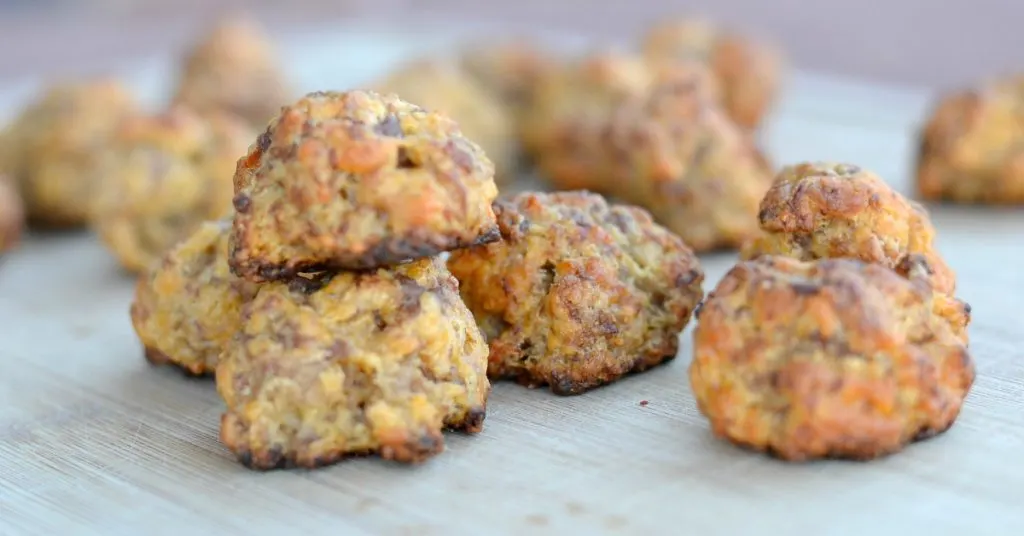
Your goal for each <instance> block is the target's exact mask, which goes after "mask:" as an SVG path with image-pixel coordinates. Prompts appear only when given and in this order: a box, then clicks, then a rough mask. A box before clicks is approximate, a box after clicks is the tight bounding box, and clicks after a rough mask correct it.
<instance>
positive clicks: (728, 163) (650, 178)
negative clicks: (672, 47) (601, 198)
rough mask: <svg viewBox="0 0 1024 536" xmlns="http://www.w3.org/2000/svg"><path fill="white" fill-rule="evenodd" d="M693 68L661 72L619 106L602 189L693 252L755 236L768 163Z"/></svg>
mask: <svg viewBox="0 0 1024 536" xmlns="http://www.w3.org/2000/svg"><path fill="white" fill-rule="evenodd" d="M701 80H702V78H701V76H700V75H699V74H697V73H695V71H693V70H692V69H691V68H664V69H663V70H662V72H661V74H660V78H659V83H658V85H657V86H655V87H654V88H653V89H652V90H651V91H649V92H648V93H647V94H646V95H644V96H642V97H640V98H636V99H631V100H628V101H625V102H623V103H621V104H620V105H619V106H618V107H617V108H616V109H615V111H614V114H613V116H612V119H611V121H610V122H609V124H608V127H607V131H606V135H605V152H606V154H608V155H609V163H608V165H607V167H606V169H608V170H609V171H610V174H611V177H612V180H611V181H609V182H608V186H607V187H606V188H605V191H606V192H608V193H610V194H611V195H613V196H615V197H617V198H620V199H623V200H625V201H627V202H630V203H633V204H635V205H639V206H641V207H644V208H645V209H647V210H648V211H650V213H651V215H652V216H654V219H655V220H656V221H657V222H659V223H660V224H662V225H664V226H665V227H667V228H668V229H669V230H671V231H673V232H675V233H676V234H678V235H679V236H681V237H682V238H683V239H684V240H685V241H686V243H687V244H688V245H690V247H692V248H693V249H694V250H696V251H709V250H715V249H725V248H735V247H739V246H740V245H742V244H743V243H745V242H746V241H747V240H749V239H750V238H752V237H754V236H756V235H757V233H758V229H757V208H758V203H759V202H760V200H761V198H762V197H763V196H764V194H765V192H766V191H767V190H768V188H769V187H770V185H771V182H772V175H773V171H772V167H771V163H770V162H769V161H768V159H767V158H766V157H765V156H764V154H763V153H762V152H761V151H760V150H759V149H758V148H757V146H756V145H755V143H754V140H753V139H752V137H751V136H749V135H748V134H747V133H746V132H743V131H741V130H740V129H738V128H737V127H736V126H735V125H734V124H733V123H732V122H731V121H729V119H728V118H727V117H726V116H725V114H724V113H723V112H722V110H721V108H720V107H719V106H718V105H717V104H716V103H715V102H714V101H713V99H710V98H709V93H708V92H707V91H705V90H703V89H702V87H703V82H702V81H701Z"/></svg>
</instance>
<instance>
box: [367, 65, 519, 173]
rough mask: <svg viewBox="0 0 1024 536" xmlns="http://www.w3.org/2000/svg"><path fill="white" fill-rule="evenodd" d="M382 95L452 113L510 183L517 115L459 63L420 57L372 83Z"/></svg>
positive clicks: (513, 167) (451, 115)
mask: <svg viewBox="0 0 1024 536" xmlns="http://www.w3.org/2000/svg"><path fill="white" fill-rule="evenodd" d="M373 87H374V89H375V90H377V91H379V92H381V93H394V94H396V95H397V96H398V97H399V98H401V99H402V100H404V101H406V102H411V103H415V104H417V105H419V106H422V107H424V108H427V109H429V110H431V111H434V112H439V113H443V114H445V115H447V116H448V117H451V118H452V119H454V120H455V121H456V122H458V125H459V129H460V130H461V131H462V133H463V134H465V136H466V137H467V138H469V139H470V140H472V141H473V142H475V143H477V144H479V145H480V148H482V149H483V150H484V153H485V154H486V155H487V158H489V159H490V160H491V162H493V163H494V167H495V170H496V178H497V179H498V180H499V182H507V181H511V180H512V179H513V178H514V176H513V174H514V173H515V172H516V167H517V166H516V164H517V159H518V155H517V150H516V145H515V131H514V129H513V125H512V118H511V117H510V116H509V115H508V112H507V111H506V110H505V108H503V107H502V105H501V101H500V100H498V97H497V95H495V94H493V93H490V92H489V91H487V90H486V89H484V87H483V86H481V85H480V82H478V81H477V80H476V79H475V78H473V77H472V76H470V75H469V74H467V73H466V72H465V71H463V70H462V68H461V67H460V66H459V64H457V63H454V62H449V61H442V60H427V59H420V60H415V61H412V62H410V63H407V64H405V65H403V66H401V67H400V68H399V69H398V70H396V71H395V72H394V73H391V74H390V75H389V76H387V77H386V78H384V79H382V80H380V81H378V82H377V83H375V84H373Z"/></svg>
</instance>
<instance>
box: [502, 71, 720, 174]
mask: <svg viewBox="0 0 1024 536" xmlns="http://www.w3.org/2000/svg"><path fill="white" fill-rule="evenodd" d="M679 71H685V75H680V74H679ZM666 78H668V79H672V80H680V79H684V78H685V80H686V83H687V84H690V85H692V86H693V87H694V90H695V91H698V92H700V93H701V94H702V95H703V96H704V97H705V98H710V97H713V96H714V95H716V94H717V87H716V86H715V83H714V81H713V78H712V77H711V74H710V72H709V71H708V70H707V69H706V68H704V67H703V66H700V65H697V64H688V65H686V66H675V65H674V66H672V67H671V68H669V69H653V68H651V67H650V66H648V65H647V64H646V63H645V62H644V61H643V59H641V58H639V57H636V56H632V55H628V54H623V53H621V52H614V51H599V52H595V53H590V54H587V55H585V56H583V57H581V58H578V59H576V60H575V61H572V62H570V63H568V64H567V65H565V66H563V67H561V68H560V69H556V70H553V71H551V72H549V73H547V74H546V75H545V76H543V77H542V78H541V79H540V81H539V82H538V83H537V88H536V93H535V98H534V99H533V103H532V105H531V106H529V107H528V109H527V110H526V111H525V112H524V114H523V119H522V122H521V124H520V129H521V133H520V134H521V138H522V141H523V145H524V147H525V149H526V150H527V151H528V152H529V154H530V156H531V157H532V158H533V160H534V161H535V163H536V165H537V167H538V169H539V171H540V173H541V174H542V175H543V176H544V178H546V179H548V180H549V181H550V182H551V183H552V185H553V186H554V187H555V188H558V189H561V190H575V189H588V190H593V191H605V190H607V187H608V183H610V182H614V180H615V178H614V177H612V176H609V173H608V170H607V168H608V166H609V164H610V163H611V162H612V160H613V159H614V156H613V155H611V154H609V147H608V145H609V140H608V139H607V138H608V129H609V127H608V123H609V122H610V118H611V116H612V115H613V113H614V112H615V111H616V110H617V109H618V108H619V107H620V105H621V103H622V102H624V101H627V100H631V99H632V100H636V99H637V98H641V99H642V98H644V97H646V96H647V95H648V94H650V93H651V92H652V91H655V90H656V88H658V87H659V86H661V85H663V82H665V81H666V80H665V79H666ZM670 83H671V82H670Z"/></svg>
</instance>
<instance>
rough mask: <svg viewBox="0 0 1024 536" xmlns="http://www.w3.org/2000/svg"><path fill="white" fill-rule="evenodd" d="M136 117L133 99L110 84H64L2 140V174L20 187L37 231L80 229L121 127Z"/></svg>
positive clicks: (28, 110)
mask: <svg viewBox="0 0 1024 536" xmlns="http://www.w3.org/2000/svg"><path fill="white" fill-rule="evenodd" d="M136 111H137V104H136V102H135V99H134V97H133V96H132V95H131V94H130V93H129V92H128V90H127V89H125V87H124V86H122V85H121V84H120V83H119V82H116V81H114V80H112V79H109V78H90V79H86V80H81V81H76V82H60V83H57V84H54V85H53V86H51V87H50V88H49V89H47V90H46V91H45V92H44V93H43V94H42V95H41V96H40V97H39V98H38V99H36V100H34V101H32V102H30V103H29V104H28V106H27V107H26V108H25V109H24V110H23V111H22V112H21V114H20V115H18V116H17V117H15V119H14V120H13V121H12V123H11V124H10V125H8V127H7V129H6V130H5V132H4V135H3V137H2V138H3V139H2V141H3V146H4V147H3V148H2V149H0V172H4V171H6V173H7V174H9V175H10V176H11V177H12V178H13V179H14V180H15V182H16V183H17V184H18V185H19V187H20V190H21V195H22V198H23V201H24V203H25V210H26V212H27V216H28V218H29V219H30V221H31V222H32V224H33V225H37V226H41V227H51V228H67V227H80V226H82V225H85V224H86V222H87V219H88V215H89V214H88V208H89V206H90V204H91V203H92V199H93V197H94V195H95V192H96V190H97V185H98V183H99V182H100V179H101V177H100V176H99V175H98V174H97V172H96V164H97V162H98V161H99V160H100V159H101V158H102V157H103V155H104V152H105V151H106V149H107V146H108V145H109V143H110V137H111V135H112V134H113V132H114V131H115V130H116V128H117V125H118V124H119V123H120V122H121V121H122V120H123V119H124V118H125V117H127V116H129V115H131V114H133V113H135V112H136Z"/></svg>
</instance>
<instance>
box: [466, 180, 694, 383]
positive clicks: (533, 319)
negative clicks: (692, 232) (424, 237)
mask: <svg viewBox="0 0 1024 536" xmlns="http://www.w3.org/2000/svg"><path fill="white" fill-rule="evenodd" d="M496 211H497V214H498V225H499V227H500V229H501V235H502V238H503V240H502V241H500V242H495V243H493V244H488V245H485V246H478V247H475V248H470V249H464V250H460V251H455V252H453V253H452V254H451V258H450V260H449V267H450V268H451V270H452V273H453V274H455V276H456V278H458V279H459V282H460V285H461V286H460V290H461V293H462V297H463V299H464V300H465V301H466V304H467V305H468V306H469V308H470V310H472V311H473V314H474V316H475V317H476V319H477V322H478V323H479V324H480V326H481V327H482V329H483V331H484V334H485V335H486V336H487V338H488V341H489V344H490V363H489V365H488V373H489V374H490V376H491V377H492V378H510V379H515V380H517V381H518V382H520V383H522V384H525V385H528V386H531V387H532V386H542V385H547V386H549V387H550V389H551V390H552V391H553V392H555V393H556V394H560V395H574V394H579V393H582V392H584V391H587V390H589V389H592V388H595V387H598V386H600V385H604V384H607V383H610V382H613V381H615V380H617V379H618V378H620V377H621V376H623V375H625V374H627V373H629V372H640V371H644V370H647V369H649V368H651V367H654V366H656V365H658V364H660V363H663V362H665V361H667V360H670V359H672V358H673V357H675V355H676V351H677V349H678V336H679V332H680V331H682V330H683V328H684V327H685V326H686V324H687V322H689V320H690V313H691V312H692V311H693V309H694V307H696V306H697V304H698V303H699V302H700V300H701V298H702V297H703V295H704V293H703V290H702V287H701V285H702V283H703V280H704V274H703V272H702V271H701V268H700V265H699V264H698V261H697V258H696V256H694V254H693V252H692V251H691V250H690V249H689V248H688V247H687V246H686V244H684V243H683V241H682V240H680V239H679V237H677V236H675V235H673V234H672V233H670V232H669V231H667V230H666V229H664V228H662V227H660V226H659V225H657V224H655V223H654V222H653V221H651V217H650V216H649V215H648V214H647V213H646V212H645V211H643V210H641V209H638V208H634V207H629V206H623V205H609V204H608V203H607V202H606V201H605V200H604V198H602V197H601V196H599V195H597V194H592V193H588V192H559V193H551V194H546V193H533V192H525V193H522V194H519V195H517V196H516V197H514V198H512V199H509V200H503V201H499V202H498V203H496Z"/></svg>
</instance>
